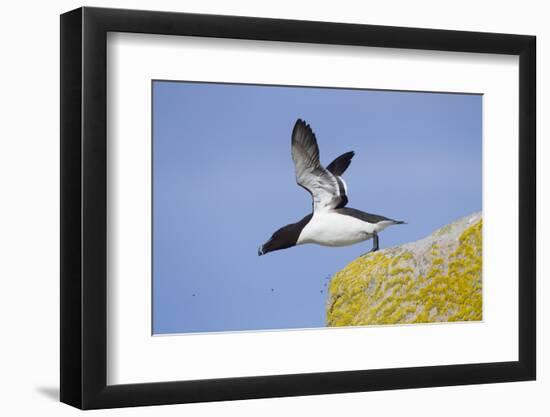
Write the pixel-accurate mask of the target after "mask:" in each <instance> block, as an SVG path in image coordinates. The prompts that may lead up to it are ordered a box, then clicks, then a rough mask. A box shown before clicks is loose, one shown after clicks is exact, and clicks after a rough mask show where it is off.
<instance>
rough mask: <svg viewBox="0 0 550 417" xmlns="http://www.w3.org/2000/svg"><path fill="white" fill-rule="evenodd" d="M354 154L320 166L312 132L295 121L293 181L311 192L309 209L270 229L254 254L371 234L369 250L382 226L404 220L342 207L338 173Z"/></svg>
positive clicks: (365, 237)
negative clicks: (371, 242)
mask: <svg viewBox="0 0 550 417" xmlns="http://www.w3.org/2000/svg"><path fill="white" fill-rule="evenodd" d="M354 154H355V153H354V152H346V153H345V154H343V155H340V156H339V157H338V158H336V159H335V160H334V161H332V162H331V163H330V164H329V165H328V166H327V167H326V168H325V167H323V166H322V165H321V162H320V161H319V146H318V145H317V139H316V138H315V133H313V131H312V130H311V127H310V126H309V125H308V124H306V122H304V121H303V120H301V119H298V120H297V121H296V124H295V125H294V129H293V130H292V160H293V161H294V168H295V171H296V182H297V183H298V185H299V186H301V187H303V188H305V189H306V190H307V191H308V192H309V193H310V194H311V197H312V199H313V203H312V209H313V210H312V213H310V214H308V215H307V216H306V217H304V218H303V219H302V220H300V221H299V222H297V223H292V224H288V225H286V226H284V227H281V228H280V229H279V230H277V231H276V232H275V233H273V236H271V238H270V239H269V240H268V241H267V242H266V243H264V244H263V245H261V246H260V247H259V248H258V255H265V254H266V253H268V252H273V251H276V250H280V249H286V248H290V247H292V246H296V245H302V244H304V243H316V244H318V245H322V246H348V245H353V244H355V243H359V242H363V241H365V240H368V239H371V238H372V239H373V247H372V249H371V250H370V251H369V252H375V251H377V250H378V248H379V242H378V234H379V233H380V232H381V231H382V230H384V229H385V228H387V227H388V226H392V225H394V224H403V223H405V222H403V221H398V220H392V219H389V218H387V217H384V216H379V215H377V214H370V213H365V212H364V211H360V210H357V209H353V208H350V207H346V204H347V203H348V197H347V192H348V190H347V186H346V183H345V182H344V180H343V179H342V174H343V173H344V171H345V170H346V169H347V168H348V167H349V165H350V163H351V159H352V158H353V155H354Z"/></svg>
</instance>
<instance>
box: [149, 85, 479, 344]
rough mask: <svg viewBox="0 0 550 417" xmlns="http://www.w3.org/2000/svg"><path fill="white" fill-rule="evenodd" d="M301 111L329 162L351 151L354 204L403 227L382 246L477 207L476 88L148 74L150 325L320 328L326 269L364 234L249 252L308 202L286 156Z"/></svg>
mask: <svg viewBox="0 0 550 417" xmlns="http://www.w3.org/2000/svg"><path fill="white" fill-rule="evenodd" d="M297 118H302V119H305V120H306V121H307V122H308V123H310V124H311V126H312V128H313V130H314V131H315V133H316V136H317V140H318V142H319V147H320V151H321V161H322V162H323V163H324V164H325V165H327V164H328V163H329V162H331V161H332V159H334V158H335V157H337V156H338V155H340V154H342V153H344V152H347V151H350V150H353V151H355V152H356V154H355V157H354V159H353V161H352V164H351V166H350V167H349V168H348V170H347V172H346V173H345V179H346V182H347V185H348V195H349V204H348V206H349V207H354V208H357V209H360V210H364V211H367V212H370V213H376V214H382V215H385V216H387V217H391V218H395V219H400V220H405V221H407V222H408V225H403V226H395V227H393V228H390V229H387V230H386V231H384V232H383V233H382V234H381V235H380V245H381V248H386V247H390V246H393V245H398V244H400V243H404V242H408V241H412V240H417V239H420V238H422V237H424V236H426V235H428V234H430V233H431V232H432V231H433V230H435V229H436V228H438V227H440V226H442V225H444V224H446V223H449V222H450V221H452V220H454V219H456V218H458V217H461V216H464V215H467V214H469V213H472V212H475V211H479V210H481V205H482V188H481V187H482V177H481V169H482V141H481V136H482V127H481V120H482V96H479V95H465V94H464V95H462V94H436V93H412V92H390V91H370V90H346V89H320V88H297V87H272V86H253V85H230V84H206V83H186V82H167V81H155V82H154V83H153V163H154V165H153V184H154V191H153V211H154V214H153V221H154V228H153V265H154V266H153V332H154V333H155V334H161V333H187V332H204V331H208V332H212V331H233V330H259V329H287V328H309V327H320V326H324V323H325V303H326V296H327V293H326V287H325V283H327V277H328V276H330V275H331V274H333V273H334V272H337V271H338V270H340V269H341V268H343V267H344V266H346V265H347V264H348V263H349V262H351V261H352V260H354V259H355V258H356V257H357V256H359V255H361V254H362V253H364V252H366V251H367V250H369V249H370V248H371V246H372V242H371V241H367V242H364V243H361V244H357V245H354V246H349V247H344V248H327V247H320V246H316V245H303V246H299V247H294V248H290V249H287V250H282V251H277V252H273V253H269V254H267V255H265V256H262V257H259V256H258V255H257V248H258V246H259V245H260V244H261V243H264V242H265V241H266V240H267V239H268V238H269V237H270V236H271V234H272V233H273V232H274V231H275V230H276V229H278V228H279V227H281V226H283V225H285V224H288V223H292V222H295V221H297V220H299V219H301V218H302V217H303V216H305V215H306V214H308V213H309V212H310V210H311V199H310V196H309V194H308V193H307V192H306V191H305V190H303V189H302V188H300V187H298V186H297V185H296V183H295V179H294V167H293V164H292V159H291V156H290V134H291V131H292V127H293V126H294V123H295V121H296V119H297ZM272 289H273V290H272Z"/></svg>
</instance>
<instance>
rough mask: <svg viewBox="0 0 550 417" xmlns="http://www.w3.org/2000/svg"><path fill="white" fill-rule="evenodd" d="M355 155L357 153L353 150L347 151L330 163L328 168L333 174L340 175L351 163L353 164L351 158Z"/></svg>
mask: <svg viewBox="0 0 550 417" xmlns="http://www.w3.org/2000/svg"><path fill="white" fill-rule="evenodd" d="M353 155H355V152H353V151H350V152H346V153H345V154H342V155H340V156H339V157H338V158H336V159H335V160H334V161H332V162H331V163H330V164H328V166H327V170H328V171H330V172H331V173H332V174H333V175H336V176H338V177H339V176H340V175H342V174H343V173H344V172H345V171H346V169H348V167H349V164H351V158H353Z"/></svg>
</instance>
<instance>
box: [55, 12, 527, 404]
mask: <svg viewBox="0 0 550 417" xmlns="http://www.w3.org/2000/svg"><path fill="white" fill-rule="evenodd" d="M108 32H132V33H147V34H163V35H175V36H177V35H188V36H199V37H215V38H236V39H255V40H267V41H286V42H305V43H319V44H333V45H358V46H371V47H373V46H374V47H383V48H405V49H422V50H441V51H457V52H478V53H491V54H509V55H517V56H519V103H518V106H519V132H518V134H519V271H518V274H519V275H518V276H519V293H518V297H519V360H518V361H513V362H495V363H477V364H467V365H445V366H427V367H412V368H397V369H375V370H356V371H342V372H324V373H307V374H292V375H273V376H255V377H239V378H224V379H208V380H197V381H175V382H162V383H140V384H128V385H107V383H106V381H107V380H106V375H107V371H106V369H107V343H106V341H107V335H106V330H107V312H106V307H107V305H106V299H107V285H106V280H107V276H106V275H107V273H106V261H107V259H106V256H107V255H106V247H107V216H106V215H107V204H106V203H107V171H106V161H107V146H106V137H107V133H106V132H107V130H106V127H107V111H106V93H107V87H106V85H107V73H106V44H107V42H106V39H107V33H108ZM535 45H536V38H535V37H534V36H525V35H510V34H495V33H481V32H462V31H449V30H432V29H416V28H403V27H388V26H372V25H358V24H341V23H325V22H312V21H295V20H280V19H265V18H252V17H233V16H218V15H200V14H187V13H171V12H156V11H137V10H120V9H102V8H88V7H84V8H79V9H77V10H73V11H70V12H67V13H65V14H63V15H61V53H60V56H61V309H60V315H61V382H60V383H61V401H62V402H64V403H67V404H70V405H72V406H75V407H78V408H81V409H95V408H111V407H124V406H142V405H155V404H174V403H190V402H200V401H217V400H237V399H250V398H264V397H282V396H298V395H313V394H328V393H344V392H357V391H375V390H388V389H400V388H420V387H434V386H449V385H463V384H481V383H495V382H507V381H525V380H533V379H535V377H536V314H535V310H536V304H535V301H536V297H535V293H536V283H535V278H536V277H535V272H536V267H535V265H536V263H535V261H536V259H535V258H536V186H535V185H536V183H535V181H536V165H535V161H536V145H535V134H536V132H535V121H536V120H535V106H536V92H535V87H536V83H535V78H536V77H535V75H536V74H535V62H536V56H535V50H536V47H535Z"/></svg>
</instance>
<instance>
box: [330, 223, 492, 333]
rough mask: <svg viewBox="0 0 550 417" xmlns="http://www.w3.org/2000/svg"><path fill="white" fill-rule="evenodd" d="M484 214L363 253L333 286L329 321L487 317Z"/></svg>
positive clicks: (346, 323) (332, 323)
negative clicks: (484, 305) (484, 308)
mask: <svg viewBox="0 0 550 417" xmlns="http://www.w3.org/2000/svg"><path fill="white" fill-rule="evenodd" d="M482 224H483V220H482V215H481V213H475V214H472V215H470V216H466V217H463V218H461V219H459V220H457V221H455V222H453V223H451V224H448V225H446V226H443V227H441V228H440V229H438V230H436V231H435V232H434V233H432V234H431V235H430V236H428V237H426V238H424V239H422V240H419V241H416V242H410V243H406V244H403V245H401V246H396V247H393V248H389V249H384V250H380V251H378V252H374V253H370V254H367V255H365V256H362V257H360V258H357V259H356V260H354V261H353V262H351V263H350V264H349V265H347V266H346V267H345V268H344V269H342V270H341V271H340V272H337V273H336V274H334V276H333V277H332V279H331V281H330V285H329V287H328V294H329V295H328V301H327V312H326V314H327V316H326V321H327V326H366V325H383V324H398V323H431V322H449V321H475V320H481V319H482V291H481V287H482V278H481V271H482Z"/></svg>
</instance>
